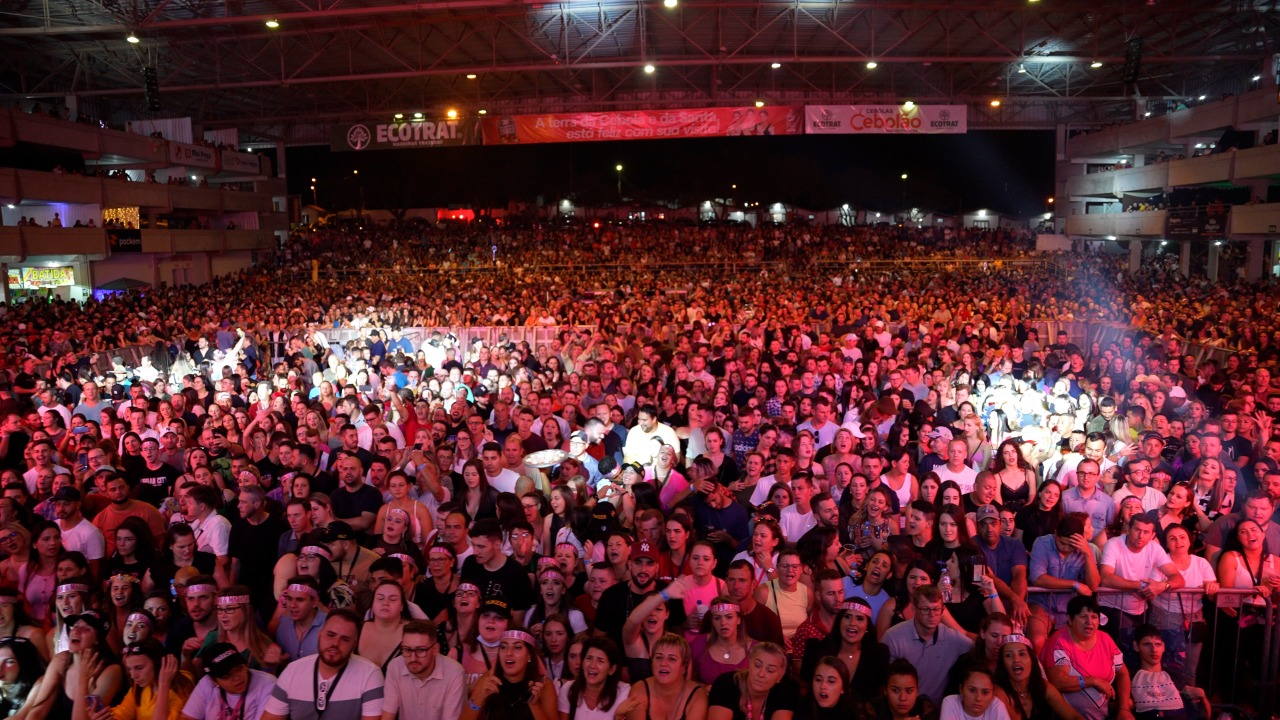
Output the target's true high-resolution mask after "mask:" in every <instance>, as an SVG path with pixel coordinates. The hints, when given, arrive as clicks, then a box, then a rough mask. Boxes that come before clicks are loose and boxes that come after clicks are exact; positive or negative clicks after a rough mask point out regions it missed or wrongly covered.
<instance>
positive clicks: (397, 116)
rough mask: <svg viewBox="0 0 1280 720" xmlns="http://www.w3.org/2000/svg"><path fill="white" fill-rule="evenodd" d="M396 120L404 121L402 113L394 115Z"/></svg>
mask: <svg viewBox="0 0 1280 720" xmlns="http://www.w3.org/2000/svg"><path fill="white" fill-rule="evenodd" d="M396 119H397V120H403V119H404V113H396Z"/></svg>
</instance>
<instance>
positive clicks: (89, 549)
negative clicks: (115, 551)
mask: <svg viewBox="0 0 1280 720" xmlns="http://www.w3.org/2000/svg"><path fill="white" fill-rule="evenodd" d="M59 527H61V524H59ZM62 547H64V548H66V549H67V550H69V551H73V552H81V553H84V557H85V559H86V560H101V559H102V558H103V556H105V555H106V554H107V541H106V539H105V538H103V536H102V531H101V530H99V529H98V527H97V526H96V525H94V524H93V523H91V522H89V521H88V520H86V519H85V518H83V517H81V518H80V523H79V524H78V525H76V526H75V527H73V528H71V529H70V530H63V531H62Z"/></svg>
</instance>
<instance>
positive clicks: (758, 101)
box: [756, 100, 764, 108]
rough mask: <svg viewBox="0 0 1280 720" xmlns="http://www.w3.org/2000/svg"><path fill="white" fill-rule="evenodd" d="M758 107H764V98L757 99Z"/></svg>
mask: <svg viewBox="0 0 1280 720" xmlns="http://www.w3.org/2000/svg"><path fill="white" fill-rule="evenodd" d="M756 107H758V108H762V107H764V101H763V100H757V101H756Z"/></svg>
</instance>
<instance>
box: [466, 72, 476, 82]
mask: <svg viewBox="0 0 1280 720" xmlns="http://www.w3.org/2000/svg"><path fill="white" fill-rule="evenodd" d="M467 79H468V80H475V79H476V74H475V73H467Z"/></svg>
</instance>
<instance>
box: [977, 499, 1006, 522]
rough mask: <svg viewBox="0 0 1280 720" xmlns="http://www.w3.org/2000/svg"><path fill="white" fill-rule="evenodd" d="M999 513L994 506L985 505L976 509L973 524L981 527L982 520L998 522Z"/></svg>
mask: <svg viewBox="0 0 1280 720" xmlns="http://www.w3.org/2000/svg"><path fill="white" fill-rule="evenodd" d="M999 519H1000V511H999V510H996V506H995V505H991V504H987V505H983V506H981V507H979V508H978V511H977V512H975V513H974V522H975V523H977V524H979V525H981V524H982V521H983V520H999Z"/></svg>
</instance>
